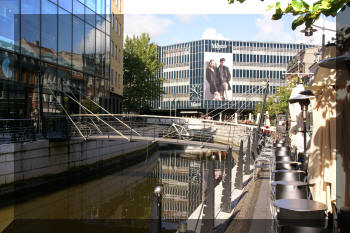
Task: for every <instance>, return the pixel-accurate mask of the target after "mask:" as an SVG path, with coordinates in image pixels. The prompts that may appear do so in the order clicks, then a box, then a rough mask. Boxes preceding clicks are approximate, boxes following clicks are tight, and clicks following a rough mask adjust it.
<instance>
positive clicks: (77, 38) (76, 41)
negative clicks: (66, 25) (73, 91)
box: [72, 17, 84, 70]
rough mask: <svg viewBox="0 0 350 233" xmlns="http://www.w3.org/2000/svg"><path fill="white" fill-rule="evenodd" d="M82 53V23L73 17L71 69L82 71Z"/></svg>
mask: <svg viewBox="0 0 350 233" xmlns="http://www.w3.org/2000/svg"><path fill="white" fill-rule="evenodd" d="M83 53H84V22H83V21H82V20H80V19H79V18H77V17H73V54H72V61H73V67H74V68H76V69H79V70H82V69H83Z"/></svg>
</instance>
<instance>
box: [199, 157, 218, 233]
mask: <svg viewBox="0 0 350 233" xmlns="http://www.w3.org/2000/svg"><path fill="white" fill-rule="evenodd" d="M214 161H215V155H212V156H211V157H210V161H209V165H208V183H207V188H206V190H205V204H206V205H205V207H204V209H203V218H202V226H201V231H200V232H201V233H214V208H215V199H214V198H215V191H214V188H215V187H214Z"/></svg>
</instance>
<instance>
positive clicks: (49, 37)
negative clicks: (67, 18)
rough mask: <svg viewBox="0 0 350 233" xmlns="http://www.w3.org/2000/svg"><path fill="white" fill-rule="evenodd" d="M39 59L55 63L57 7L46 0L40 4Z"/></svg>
mask: <svg viewBox="0 0 350 233" xmlns="http://www.w3.org/2000/svg"><path fill="white" fill-rule="evenodd" d="M41 7H42V9H41V13H42V14H41V58H42V59H44V60H48V61H50V62H56V61H57V5H55V4H53V3H51V2H50V1H48V0H42V2H41Z"/></svg>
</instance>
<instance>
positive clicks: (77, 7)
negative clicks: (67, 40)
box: [73, 0, 84, 19]
mask: <svg viewBox="0 0 350 233" xmlns="http://www.w3.org/2000/svg"><path fill="white" fill-rule="evenodd" d="M73 14H75V15H76V16H78V17H79V18H81V19H84V5H83V4H81V3H80V2H79V1H78V0H73Z"/></svg>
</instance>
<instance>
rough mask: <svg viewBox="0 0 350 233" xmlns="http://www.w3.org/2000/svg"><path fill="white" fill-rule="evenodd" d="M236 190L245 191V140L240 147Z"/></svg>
mask: <svg viewBox="0 0 350 233" xmlns="http://www.w3.org/2000/svg"><path fill="white" fill-rule="evenodd" d="M235 188H236V189H239V190H242V189H243V140H241V145H240V147H239V157H238V164H237V171H236V179H235Z"/></svg>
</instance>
